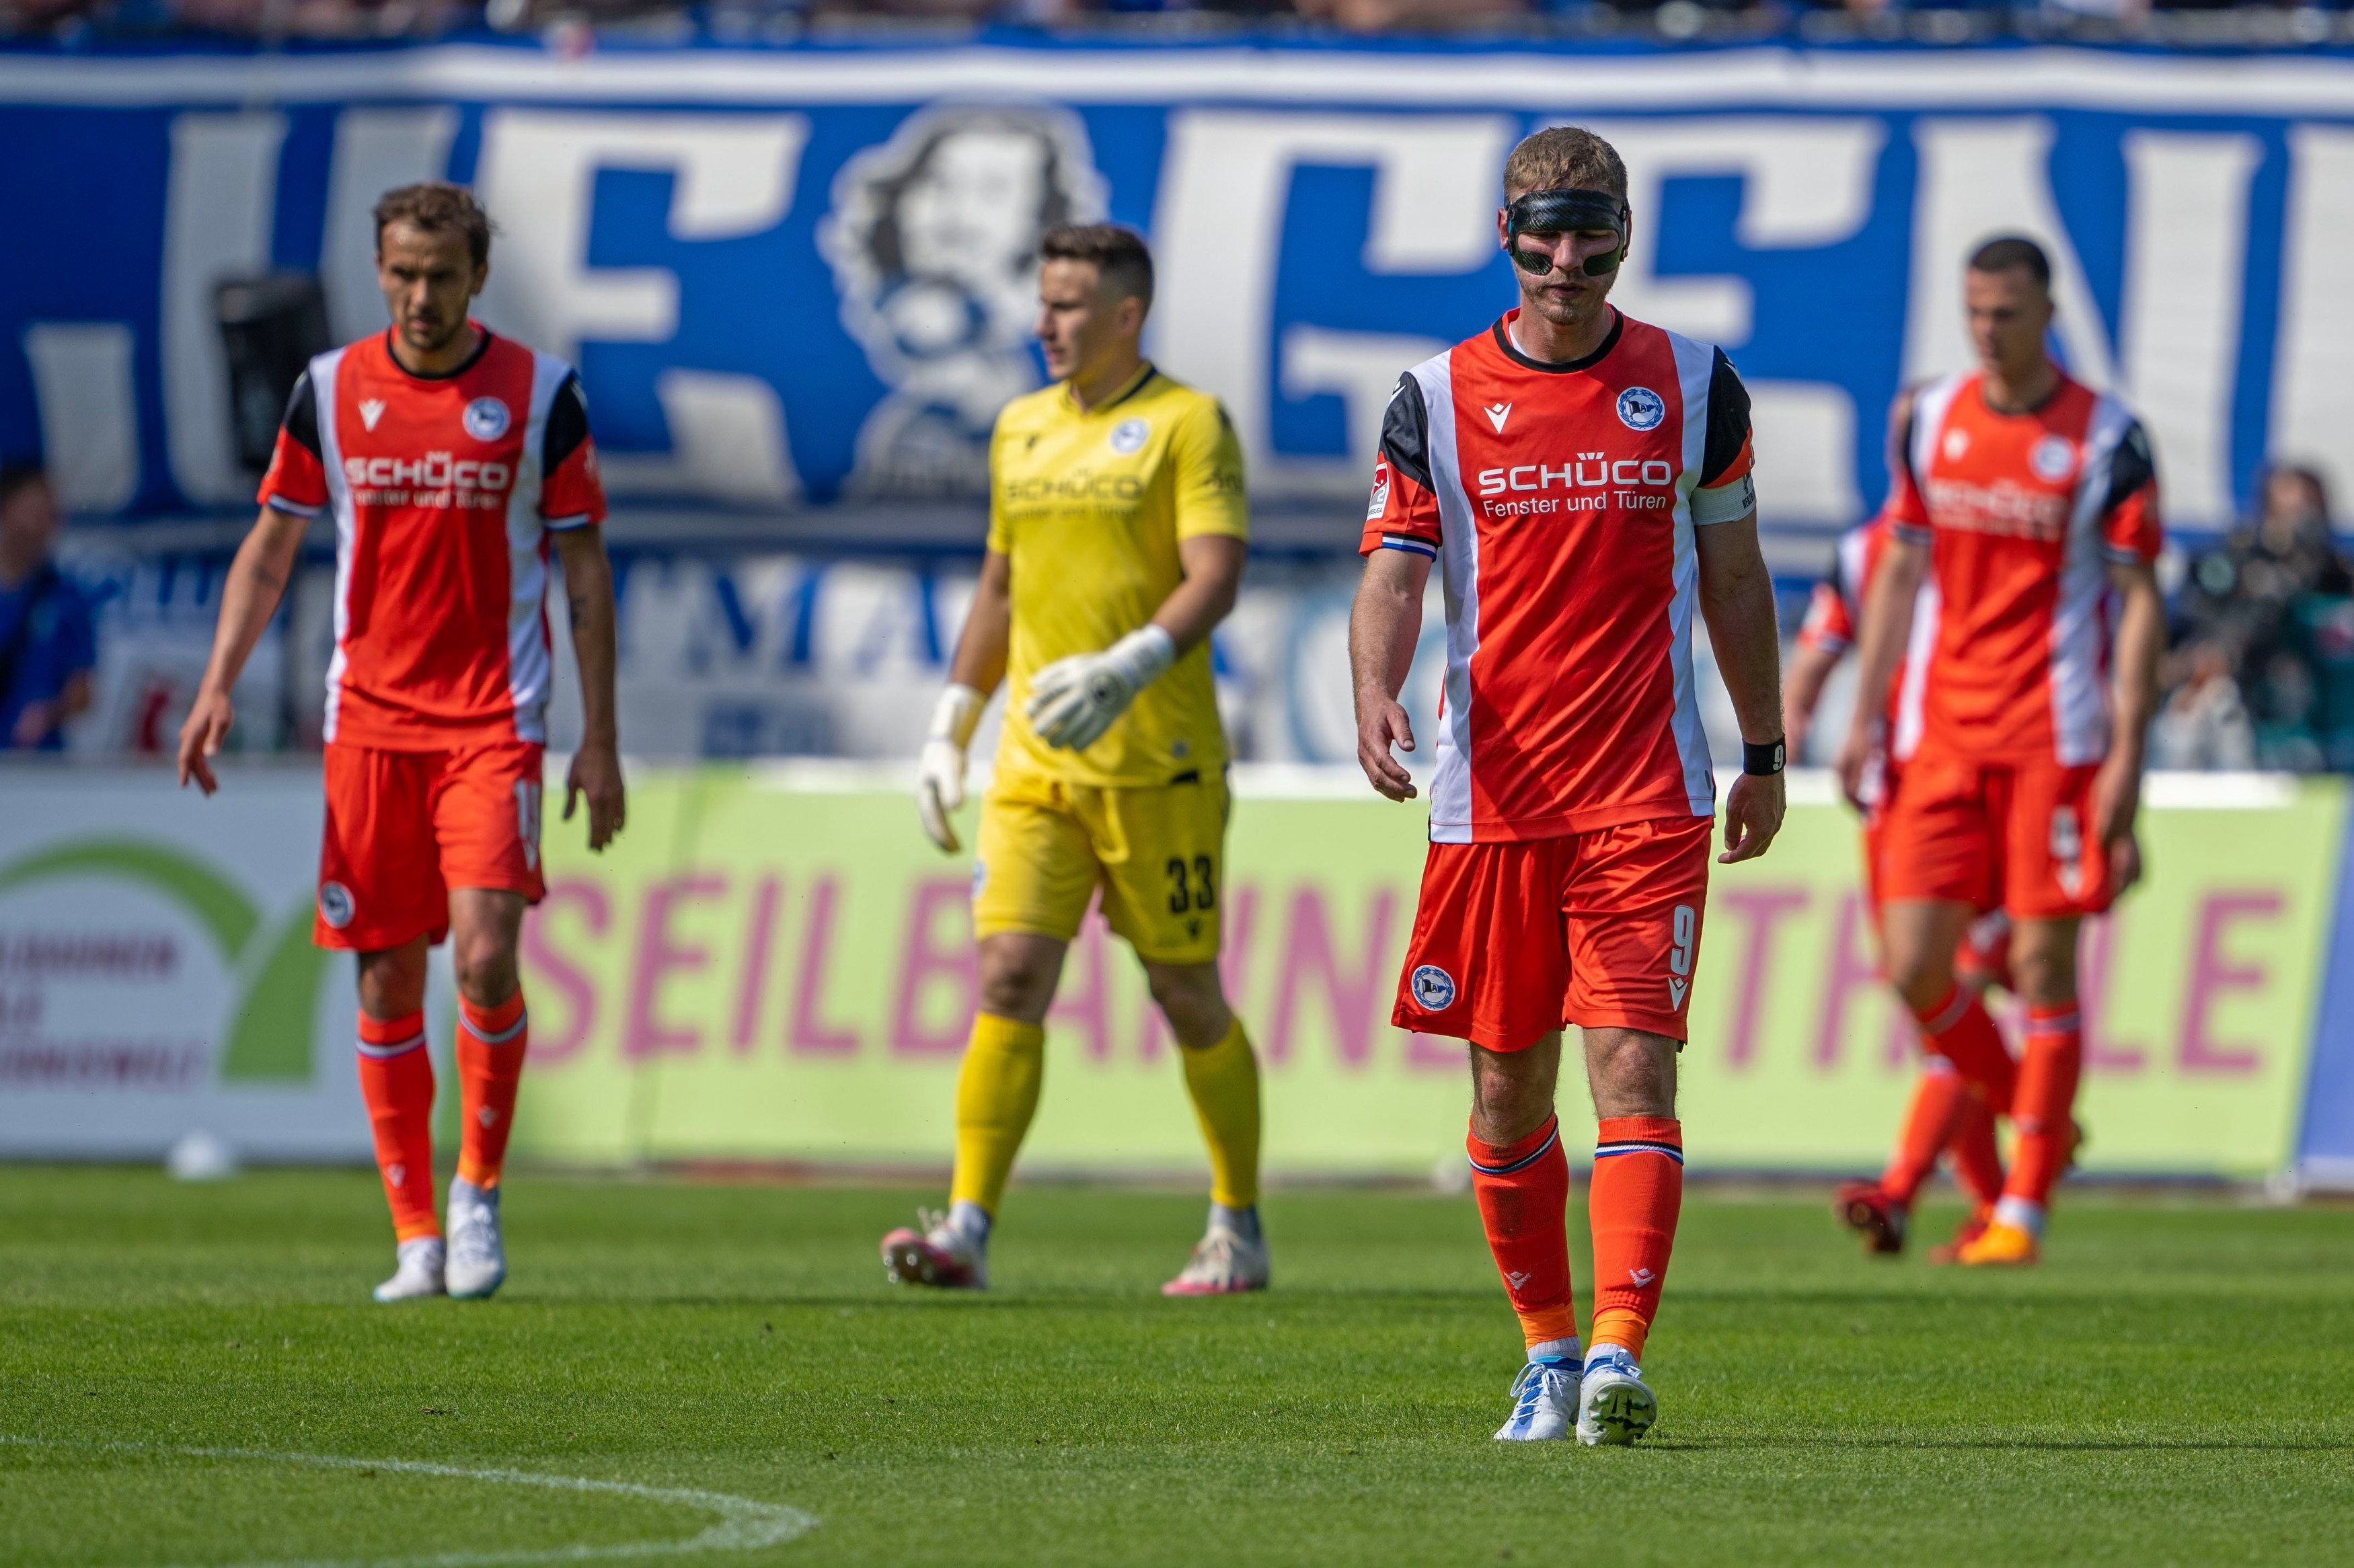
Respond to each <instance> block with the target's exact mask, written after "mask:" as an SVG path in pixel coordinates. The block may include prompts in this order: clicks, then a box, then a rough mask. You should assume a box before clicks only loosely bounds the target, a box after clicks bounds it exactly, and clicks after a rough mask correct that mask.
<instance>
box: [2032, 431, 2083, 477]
mask: <svg viewBox="0 0 2354 1568" xmlns="http://www.w3.org/2000/svg"><path fill="white" fill-rule="evenodd" d="M2027 466H2028V467H2030V468H2031V469H2033V470H2034V471H2035V477H2036V478H2038V479H2040V480H2043V481H2044V482H2047V483H2051V484H2057V483H2059V482H2061V481H2062V480H2063V479H2065V478H2067V477H2068V475H2069V474H2070V473H2072V472H2073V471H2074V470H2075V467H2076V444H2075V443H2074V442H2073V441H2072V440H2069V439H2068V438H2067V437H2065V436H2046V437H2044V438H2043V439H2042V440H2040V441H2038V442H2036V443H2035V450H2033V451H2031V452H2030V453H2028V454H2027Z"/></svg>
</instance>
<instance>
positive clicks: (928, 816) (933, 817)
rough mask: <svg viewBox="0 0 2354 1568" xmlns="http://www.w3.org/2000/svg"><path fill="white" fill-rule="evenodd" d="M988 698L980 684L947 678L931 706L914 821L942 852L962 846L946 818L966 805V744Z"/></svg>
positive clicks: (920, 756)
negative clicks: (979, 686)
mask: <svg viewBox="0 0 2354 1568" xmlns="http://www.w3.org/2000/svg"><path fill="white" fill-rule="evenodd" d="M988 703H989V699H988V697H987V696H985V695H984V694H982V693H981V691H980V689H979V688H977V687H973V686H968V685H965V684H964V683H962V682H954V683H950V684H949V689H948V690H947V691H944V692H942V693H941V694H940V700H939V702H938V705H936V706H934V707H933V709H932V727H931V733H930V734H928V736H925V737H924V749H923V750H922V752H921V753H919V754H918V755H917V758H916V820H917V821H919V822H921V823H923V825H924V836H925V837H926V838H928V839H929V840H931V841H932V842H933V843H935V844H937V845H938V846H939V851H940V853H942V854H954V853H957V852H958V851H959V850H960V849H962V848H963V847H964V846H963V844H962V843H960V842H958V839H957V832H956V823H955V822H954V821H950V819H951V818H952V817H954V816H955V814H956V811H957V808H959V807H960V806H962V805H963V804H964V753H965V747H968V746H970V745H971V744H972V732H973V730H974V729H975V728H977V727H979V726H980V724H981V709H982V708H983V707H985V706H987V705H988Z"/></svg>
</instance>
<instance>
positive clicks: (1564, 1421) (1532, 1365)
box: [1496, 1349, 1578, 1443]
mask: <svg viewBox="0 0 2354 1568" xmlns="http://www.w3.org/2000/svg"><path fill="white" fill-rule="evenodd" d="M1577 1390H1578V1378H1577V1351H1575V1350H1574V1349H1573V1350H1572V1351H1570V1352H1569V1354H1568V1355H1566V1356H1561V1357H1552V1356H1548V1357H1546V1358H1545V1359H1544V1360H1543V1361H1530V1362H1529V1363H1528V1364H1527V1365H1525V1366H1523V1367H1522V1368H1521V1375H1520V1376H1519V1377H1517V1378H1514V1379H1513V1380H1512V1414H1511V1419H1510V1420H1508V1421H1506V1422H1505V1423H1504V1424H1503V1425H1501V1426H1499V1427H1497V1428H1496V1441H1497V1442H1499V1443H1553V1442H1559V1441H1560V1440H1562V1439H1563V1438H1564V1437H1567V1436H1569V1433H1570V1428H1571V1426H1572V1425H1574V1424H1575V1422H1576V1420H1577Z"/></svg>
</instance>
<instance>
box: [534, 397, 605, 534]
mask: <svg viewBox="0 0 2354 1568" xmlns="http://www.w3.org/2000/svg"><path fill="white" fill-rule="evenodd" d="M544 441H545V447H546V451H545V455H544V457H543V460H542V461H544V463H545V464H546V467H545V470H544V471H543V473H542V476H541V479H540V487H539V514H540V517H541V519H542V520H543V521H544V522H545V523H546V525H547V526H548V527H550V528H583V527H588V526H591V525H593V524H599V523H602V522H603V521H605V484H604V481H603V480H602V479H601V478H599V475H598V472H597V442H596V440H594V439H593V438H592V437H591V436H590V435H589V433H588V400H587V398H585V397H582V396H581V392H580V377H579V376H577V375H576V376H566V377H565V378H564V385H563V386H561V387H557V389H556V400H555V401H554V402H553V403H551V404H549V405H548V408H547V430H546V437H545V438H544Z"/></svg>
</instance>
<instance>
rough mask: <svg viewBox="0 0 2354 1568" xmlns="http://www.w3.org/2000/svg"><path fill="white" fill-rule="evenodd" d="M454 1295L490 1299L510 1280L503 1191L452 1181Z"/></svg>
mask: <svg viewBox="0 0 2354 1568" xmlns="http://www.w3.org/2000/svg"><path fill="white" fill-rule="evenodd" d="M449 1222H450V1265H449V1273H448V1280H449V1287H450V1294H451V1295H452V1296H454V1297H456V1298H458V1299H459V1300H461V1301H483V1300H488V1299H489V1298H490V1297H491V1296H492V1295H493V1294H494V1293H495V1292H496V1291H497V1290H498V1287H500V1286H501V1285H504V1283H506V1277H507V1244H506V1240H505V1238H504V1236H502V1235H501V1234H499V1189H498V1188H496V1187H477V1186H475V1185H474V1184H473V1183H472V1181H467V1180H466V1179H465V1178H464V1177H462V1176H453V1177H451V1179H450V1204H449Z"/></svg>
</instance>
